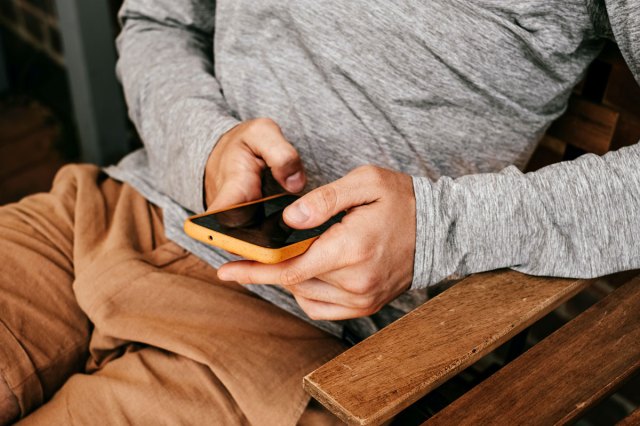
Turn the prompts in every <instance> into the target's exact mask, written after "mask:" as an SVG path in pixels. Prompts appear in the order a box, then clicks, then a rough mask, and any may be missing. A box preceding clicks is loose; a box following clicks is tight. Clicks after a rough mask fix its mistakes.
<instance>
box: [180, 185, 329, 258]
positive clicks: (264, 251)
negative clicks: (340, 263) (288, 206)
mask: <svg viewBox="0 0 640 426" xmlns="http://www.w3.org/2000/svg"><path fill="white" fill-rule="evenodd" d="M284 195H287V194H278V195H273V196H271V197H266V198H261V199H259V200H256V201H250V202H248V203H242V204H236V205H235V206H231V207H226V208H224V209H219V210H214V211H211V212H207V213H203V214H199V215H196V216H191V217H189V218H187V220H185V222H184V232H186V234H187V235H188V236H190V237H191V238H194V239H196V240H198V241H202V242H203V243H207V244H209V245H212V246H214V247H218V248H221V249H224V250H226V251H228V252H231V253H233V254H237V255H239V256H242V257H244V258H246V259H250V260H255V261H258V262H261V263H279V262H282V261H285V260H287V259H291V258H292V257H295V256H298V255H301V254H302V253H304V252H305V251H307V249H308V248H309V246H310V245H311V243H313V242H314V241H315V240H316V239H317V238H318V237H313V238H309V239H306V240H303V241H299V242H297V243H294V244H291V245H288V246H285V247H281V248H268V247H262V246H258V245H256V244H252V243H249V242H246V241H243V240H240V239H238V238H234V237H230V236H229V235H224V234H221V233H219V232H216V231H214V230H212V229H209V228H205V227H204V226H200V225H196V224H195V223H193V222H192V219H196V218H199V217H203V216H207V215H210V214H215V213H220V212H223V211H225V210H231V209H235V208H237V207H244V206H248V205H251V204H256V203H260V202H262V201H266V200H271V199H274V198H278V197H282V196H284Z"/></svg>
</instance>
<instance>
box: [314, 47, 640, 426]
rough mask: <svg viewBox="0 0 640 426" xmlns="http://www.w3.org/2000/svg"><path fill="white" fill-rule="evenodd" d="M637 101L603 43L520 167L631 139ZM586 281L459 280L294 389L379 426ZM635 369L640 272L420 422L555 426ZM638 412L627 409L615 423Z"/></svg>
mask: <svg viewBox="0 0 640 426" xmlns="http://www.w3.org/2000/svg"><path fill="white" fill-rule="evenodd" d="M607 77H609V78H607ZM637 99H640V89H639V88H638V86H637V84H635V81H634V80H633V78H632V77H631V79H629V71H628V69H626V66H624V63H623V62H622V59H621V57H620V55H619V53H616V52H615V49H613V48H612V47H611V46H609V47H608V48H607V49H606V50H605V51H604V52H603V54H602V55H601V57H600V60H599V61H598V62H597V63H595V64H594V65H593V66H592V69H591V71H590V73H589V75H588V76H587V79H586V82H585V83H584V84H582V85H581V86H579V87H578V88H577V90H576V95H575V96H574V98H573V99H572V101H571V104H570V106H569V108H568V110H567V112H566V114H565V115H564V116H563V117H562V118H560V119H559V120H558V121H557V122H556V123H554V125H553V126H552V127H551V128H550V129H549V132H548V135H547V137H546V138H545V139H544V140H543V141H542V143H541V146H540V149H539V150H538V153H537V155H536V156H534V158H533V159H532V163H531V165H530V166H531V167H530V168H531V169H537V168H539V167H542V166H544V165H545V164H548V163H551V162H555V161H559V160H562V159H571V158H575V157H576V156H578V155H580V154H581V153H584V152H593V153H598V154H603V153H605V152H607V151H608V150H609V149H611V148H618V147H620V146H623V145H629V144H631V143H635V142H637V141H638V140H639V139H640V108H639V107H638V105H639V104H638V102H637ZM630 100H633V101H635V102H633V101H630ZM573 142H575V143H573ZM540 154H542V155H540ZM632 275H635V274H632ZM592 282H593V280H576V279H557V278H540V277H532V276H526V275H523V274H520V273H517V272H514V271H497V272H490V273H484V274H477V275H474V276H471V277H468V278H466V279H464V280H462V281H461V282H459V283H458V284H456V285H455V286H453V287H452V288H450V289H448V290H446V291H445V292H443V293H442V294H440V295H438V296H437V297H435V298H433V299H431V300H429V301H428V302H427V303H425V304H424V305H422V306H420V307H418V308H417V309H415V310H414V311H413V312H411V313H409V314H407V315H406V316H405V317H403V318H401V319H399V320H398V321H396V322H395V323H393V324H391V325H390V326H388V327H387V328H385V329H383V330H382V331H380V332H379V333H377V334H375V335H373V336H371V337H370V338H368V339H366V340H365V341H363V342H361V343H359V344H358V345H356V346H354V347H352V348H351V349H349V350H347V351H346V352H345V353H343V354H341V355H339V356H338V357H336V358H334V359H333V360H331V361H330V362H328V363H327V364H325V365H323V366H322V367H320V368H318V369H317V370H316V371H314V372H312V373H311V374H309V375H308V376H307V377H305V379H304V388H305V389H306V390H307V392H309V393H310V394H311V395H312V396H313V397H314V398H316V399H317V400H318V401H320V402H321V403H322V404H323V405H325V406H326V407H327V408H328V409H330V410H331V411H332V412H333V413H335V414H336V415H337V416H338V417H339V418H341V419H342V420H344V421H345V422H347V423H349V424H361V425H368V424H381V423H384V422H386V421H388V420H389V419H392V418H393V417H394V416H396V415H397V414H398V413H400V412H401V411H402V410H404V409H405V408H407V407H409V406H410V405H411V404H414V403H415V402H416V401H418V400H419V399H420V398H422V397H423V396H425V395H426V394H427V393H429V392H431V391H433V390H435V389H436V388H438V387H439V386H440V385H442V384H443V383H446V382H447V381H450V380H451V379H452V378H454V377H455V376H456V375H457V374H459V373H460V372H462V371H463V370H464V369H465V368H467V367H469V366H471V365H472V364H474V363H476V362H478V361H479V360H481V359H482V358H483V357H484V356H485V355H486V354H488V353H490V352H491V351H494V350H495V349H496V348H498V347H500V346H501V345H502V344H504V343H505V342H507V341H509V340H510V339H512V338H514V337H515V336H522V334H521V333H523V332H525V331H526V329H527V328H528V327H529V326H530V325H532V324H534V323H535V322H536V321H538V320H539V319H540V318H542V317H543V316H544V315H546V314H548V313H549V312H551V311H553V310H554V309H556V308H557V307H558V306H560V305H561V304H562V303H564V302H565V301H567V300H568V299H569V298H571V297H573V296H575V295H576V294H578V293H580V292H581V291H583V290H585V289H586V288H587V287H589V286H590V285H591V283H592ZM520 340H522V339H521V338H520ZM512 342H515V341H512ZM639 369H640V278H632V279H631V280H629V282H628V283H627V284H625V285H623V286H622V287H620V288H618V289H617V290H615V291H613V292H612V293H611V294H609V295H608V296H606V297H605V298H604V299H603V300H601V301H600V302H598V303H597V304H596V305H595V306H593V307H591V308H589V309H588V310H587V311H585V312H583V313H581V314H580V315H578V316H577V317H576V318H574V319H573V320H572V321H570V322H569V323H568V324H566V325H565V326H563V327H562V328H560V329H559V330H557V331H556V332H555V333H554V334H552V335H551V336H549V337H547V338H546V339H544V340H542V342H540V343H538V344H537V345H535V346H534V347H533V348H531V349H530V350H529V351H527V352H525V353H524V354H523V355H521V356H519V357H517V358H515V360H513V361H511V362H509V363H507V364H506V366H504V367H503V368H502V369H500V370H499V371H498V372H497V373H495V374H493V375H492V376H490V377H489V378H488V379H487V380H485V381H483V382H482V383H481V384H479V385H478V386H476V387H475V388H473V389H472V390H470V391H468V392H467V393H466V394H464V395H463V396H462V397H460V398H458V399H457V400H455V401H454V402H453V403H452V404H450V405H448V406H447V407H445V408H444V409H443V410H441V411H440V412H438V413H437V414H436V415H435V416H433V417H431V418H430V419H429V420H428V421H427V424H436V425H440V424H456V425H457V424H513V423H518V424H520V423H531V424H564V423H567V422H569V421H572V420H575V419H577V418H579V417H580V416H581V415H583V414H584V413H585V412H586V410H588V409H589V408H591V407H592V406H593V405H594V404H596V403H597V402H598V401H600V400H602V399H603V398H604V397H606V396H607V395H609V394H611V393H612V392H614V391H615V390H616V389H617V388H618V387H619V386H621V385H622V384H623V383H624V381H625V380H627V379H629V378H630V377H632V376H633V375H634V374H636V373H637V372H638V370H639ZM639 417H640V414H638V411H637V410H636V412H634V413H633V414H631V415H630V416H629V417H628V418H627V419H626V420H625V421H626V422H627V423H628V424H636V423H635V422H637V421H638V420H639Z"/></svg>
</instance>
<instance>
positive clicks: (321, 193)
mask: <svg viewBox="0 0 640 426" xmlns="http://www.w3.org/2000/svg"><path fill="white" fill-rule="evenodd" d="M317 200H318V203H319V204H320V205H319V207H320V208H321V209H322V210H323V211H324V212H333V211H334V210H335V208H336V206H337V205H338V193H337V192H336V190H335V188H334V187H333V186H331V185H326V186H323V187H320V188H319V189H318V197H317Z"/></svg>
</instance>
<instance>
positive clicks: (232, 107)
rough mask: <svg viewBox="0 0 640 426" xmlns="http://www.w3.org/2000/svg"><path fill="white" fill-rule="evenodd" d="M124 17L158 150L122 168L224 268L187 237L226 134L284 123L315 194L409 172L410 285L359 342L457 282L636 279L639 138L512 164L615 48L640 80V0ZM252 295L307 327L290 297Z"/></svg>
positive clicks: (243, 4)
mask: <svg viewBox="0 0 640 426" xmlns="http://www.w3.org/2000/svg"><path fill="white" fill-rule="evenodd" d="M607 12H608V13H607ZM121 18H122V20H123V24H124V27H123V31H122V34H121V35H120V37H119V39H118V48H119V52H120V60H119V62H118V73H119V76H120V78H121V80H122V83H123V85H124V89H125V94H126V97H127V102H128V105H129V110H130V115H131V118H132V120H133V121H134V122H135V124H136V126H137V128H138V130H139V132H140V134H141V136H142V139H143V141H144V144H145V149H144V150H141V151H138V152H135V153H133V154H131V155H130V156H129V157H127V158H126V159H125V160H123V161H122V162H121V163H120V164H119V165H118V166H117V167H113V168H110V169H108V172H109V173H110V174H111V176H113V177H115V178H117V179H120V180H124V181H127V182H129V183H130V184H132V185H133V186H134V187H136V188H137V189H138V190H139V191H141V192H142V194H144V195H145V196H146V197H147V198H148V199H149V200H150V201H152V202H154V203H156V204H159V205H160V206H162V207H163V209H164V211H165V225H166V228H167V234H168V236H169V238H171V239H173V240H174V241H176V242H177V243H178V244H180V245H182V246H183V247H185V248H187V249H188V250H190V251H192V252H194V253H196V254H197V255H199V256H200V257H202V258H203V259H205V260H207V261H208V262H209V263H210V264H212V265H213V266H215V267H217V266H219V265H221V264H222V263H224V262H226V261H227V260H228V259H230V257H229V255H227V254H225V253H222V252H219V251H216V250H213V249H211V248H209V247H206V246H204V245H201V244H199V243H197V242H195V241H193V240H191V239H190V238H188V237H186V236H185V235H184V233H183V232H182V221H183V220H184V218H185V217H186V216H187V214H188V212H187V211H186V210H185V208H186V209H189V210H192V211H195V212H199V211H202V210H203V202H202V200H203V194H202V186H203V185H202V183H203V174H204V166H205V162H206V160H207V156H208V154H209V152H210V151H211V149H212V148H213V146H214V145H215V143H216V141H217V140H218V138H219V137H220V135H222V134H223V133H224V132H225V131H227V130H228V129H230V128H231V127H233V126H234V125H235V124H236V123H238V121H239V120H246V119H251V118H255V117H270V118H273V119H274V120H276V121H277V122H278V123H279V124H280V125H281V127H282V129H283V132H284V134H285V136H286V137H287V138H288V140H289V141H290V142H291V143H292V144H293V145H294V146H295V147H296V148H297V149H298V151H299V152H300V154H301V156H302V158H303V161H304V163H305V166H306V169H307V173H308V175H309V181H310V182H309V188H312V187H315V186H318V185H322V184H325V183H328V182H330V181H332V180H335V179H337V178H339V177H341V176H343V175H344V174H346V173H347V172H349V171H350V170H352V169H353V168H355V167H357V166H359V165H362V164H376V165H380V166H384V167H388V168H392V169H395V170H398V171H402V172H404V173H407V174H410V175H412V176H414V189H415V194H416V199H417V212H416V213H417V217H418V220H417V236H416V256H415V261H414V279H413V285H412V288H413V290H412V291H410V292H407V293H406V294H405V295H403V296H401V297H400V298H398V299H397V300H395V301H393V302H392V303H391V304H390V305H389V306H387V307H386V308H385V309H383V310H382V311H381V312H380V313H379V314H377V315H375V316H373V317H370V318H363V319H359V320H354V321H350V322H349V324H350V326H351V328H352V329H354V330H355V331H356V333H357V334H360V335H362V336H365V335H368V334H370V333H372V332H374V331H375V330H377V329H378V328H380V327H381V326H383V325H385V324H387V323H388V322H390V321H391V320H393V319H395V318H397V317H398V316H400V315H401V314H402V313H403V312H406V311H407V310H409V309H411V308H413V307H415V306H416V305H417V304H418V303H421V302H422V301H424V300H425V298H426V290H424V288H425V287H427V286H430V285H432V284H435V283H437V282H440V281H442V280H444V279H446V278H450V277H459V276H463V275H466V274H469V273H473V272H479V271H486V270H491V269H495V268H501V267H511V268H514V269H517V270H520V271H523V272H526V273H530V274H543V275H557V276H575V277H591V276H597V275H602V274H606V273H608V272H613V271H619V270H624V269H632V268H640V244H638V243H637V242H636V238H635V236H636V234H637V233H638V230H639V229H640V170H639V167H638V165H640V147H639V146H638V145H635V146H633V147H631V148H628V149H624V150H620V151H619V152H616V153H611V154H609V155H606V156H604V157H602V158H598V157H595V156H586V157H584V158H581V159H579V160H577V161H574V162H572V163H565V164H561V165H555V166H552V167H549V168H546V169H544V170H541V171H539V172H536V173H529V174H522V173H521V172H520V171H519V170H518V168H520V169H521V168H523V167H524V165H525V164H526V162H527V160H528V158H529V157H530V155H531V153H532V151H533V149H534V148H535V145H536V143H537V141H538V140H539V138H540V136H541V135H542V134H543V133H544V131H545V130H546V128H547V126H548V125H549V123H550V122H551V121H553V120H554V119H555V118H556V117H558V116H559V115H560V114H561V113H562V112H563V111H564V109H565V107H566V103H567V99H568V97H569V95H570V92H571V88H572V87H573V86H574V85H575V84H576V83H577V82H578V81H579V80H580V79H581V78H582V76H583V74H584V72H585V69H586V67H587V66H588V64H589V63H590V62H591V61H592V60H593V59H594V58H595V57H596V56H597V54H598V53H599V51H600V49H601V47H602V44H603V39H604V38H605V37H610V36H612V35H613V36H614V37H615V39H616V41H617V42H618V44H619V46H620V48H621V50H622V52H623V54H624V55H625V58H626V59H627V61H628V62H629V65H630V67H631V69H632V70H633V71H634V73H635V74H636V77H638V76H640V4H639V3H638V2H637V1H631V0H607V1H606V4H605V2H602V1H601V0H573V1H567V0H544V1H543V0H528V1H518V2H504V1H497V0H476V1H468V0H464V1H463V0H436V1H429V2H420V1H415V0H402V1H398V2H385V1H381V0H352V1H348V2H318V1H314V0H300V1H295V2H281V1H276V0H264V1H260V2H255V1H250V0H221V1H218V2H217V4H215V2H214V1H213V0H127V1H126V2H125V4H124V6H123V8H122V10H121ZM214 33H215V34H214ZM214 58H215V64H214V63H213V60H214ZM511 165H514V166H515V167H509V166H511ZM251 289H252V290H253V291H255V292H256V293H258V294H260V295H261V296H262V297H264V298H266V299H268V300H270V301H272V302H273V303H276V304H278V305H280V306H282V307H283V308H284V309H287V310H289V311H290V312H293V313H294V314H296V315H299V316H300V317H302V318H305V319H306V316H305V315H304V313H303V312H302V311H301V310H300V309H299V308H298V306H297V305H296V303H295V301H294V300H293V299H292V298H291V297H290V296H288V295H287V294H286V293H284V292H282V291H280V290H278V288H276V287H271V286H252V287H251ZM316 324H317V325H318V326H319V327H322V328H324V329H326V330H329V331H331V332H333V333H335V334H337V335H339V334H340V333H341V327H342V323H330V322H316Z"/></svg>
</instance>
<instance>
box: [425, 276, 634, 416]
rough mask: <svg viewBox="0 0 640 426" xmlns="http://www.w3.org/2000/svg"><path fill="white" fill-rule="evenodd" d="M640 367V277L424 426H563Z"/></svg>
mask: <svg viewBox="0 0 640 426" xmlns="http://www.w3.org/2000/svg"><path fill="white" fill-rule="evenodd" d="M639 368H640V277H639V278H635V279H633V280H632V281H630V282H629V283H627V284H625V285H624V286H623V287H620V288H619V289H618V290H616V291H615V292H613V293H611V294H610V295H609V296H607V297H606V298H605V299H603V300H601V301H600V302H598V303H597V304H596V305H594V306H593V307H591V308H589V309H588V310H587V311H585V312H583V313H582V314H581V315H579V316H578V317H576V318H575V319H574V320H573V321H571V322H569V323H568V324H567V325H565V326H564V327H562V328H561V329H559V330H557V331H556V332H555V333H553V334H552V335H551V336H549V337H548V338H546V339H545V340H543V341H542V342H540V343H538V344H537V345H536V346H534V347H533V348H532V349H530V350H529V351H527V352H526V353H524V354H523V355H522V356H520V357H519V358H517V359H516V360H515V361H513V362H512V363H511V364H509V365H507V366H506V367H504V368H503V369H502V370H500V371H498V372H497V373H496V374H494V375H493V376H491V377H490V378H489V379H487V380H486V381H484V382H483V383H481V384H480V385H478V386H476V387H475V388H473V389H472V390H471V391H469V392H467V393H466V394H465V395H464V396H462V397H461V398H460V399H458V400H456V401H455V402H454V403H453V404H451V405H450V406H449V407H447V408H445V409H444V410H443V411H441V412H440V413H438V414H437V415H436V416H434V417H433V418H432V419H430V420H429V421H428V422H427V423H425V425H429V426H437V425H450V424H455V425H478V424H482V425H486V424H496V425H503V424H549V425H550V424H565V423H567V422H570V421H572V420H575V419H576V418H577V417H579V416H580V415H581V414H582V413H584V412H585V411H586V410H587V409H589V408H590V407H592V406H593V405H595V404H596V403H597V402H599V401H600V400H601V399H602V398H604V397H605V396H607V395H608V394H610V393H612V392H613V391H614V390H615V389H616V388H617V387H618V386H619V385H621V384H622V383H623V382H624V381H625V380H626V379H628V378H629V377H630V376H631V375H633V374H634V373H635V372H636V371H638V369H639Z"/></svg>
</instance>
